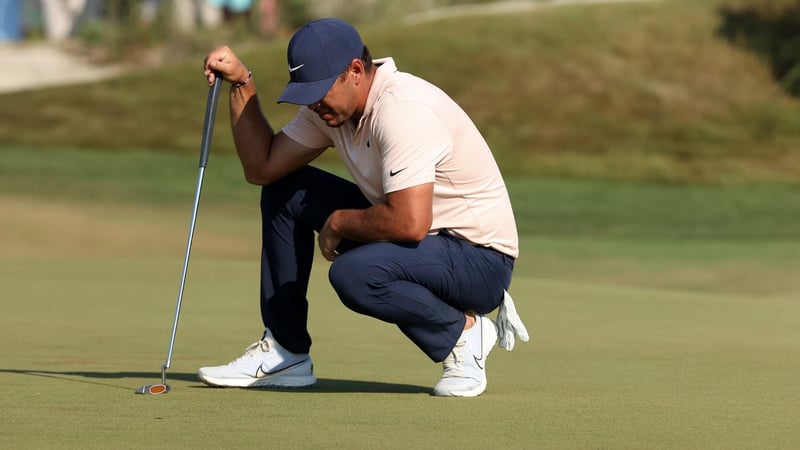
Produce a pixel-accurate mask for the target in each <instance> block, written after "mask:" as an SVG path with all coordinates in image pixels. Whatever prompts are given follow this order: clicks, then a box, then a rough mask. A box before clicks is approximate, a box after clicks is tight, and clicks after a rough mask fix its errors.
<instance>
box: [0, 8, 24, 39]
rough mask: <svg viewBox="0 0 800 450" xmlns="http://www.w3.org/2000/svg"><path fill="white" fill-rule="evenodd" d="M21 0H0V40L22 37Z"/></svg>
mask: <svg viewBox="0 0 800 450" xmlns="http://www.w3.org/2000/svg"><path fill="white" fill-rule="evenodd" d="M21 6H22V0H0V41H16V40H19V39H20V38H22V10H21Z"/></svg>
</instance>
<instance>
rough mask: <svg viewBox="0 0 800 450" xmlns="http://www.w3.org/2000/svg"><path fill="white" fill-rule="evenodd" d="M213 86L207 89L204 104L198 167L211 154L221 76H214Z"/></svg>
mask: <svg viewBox="0 0 800 450" xmlns="http://www.w3.org/2000/svg"><path fill="white" fill-rule="evenodd" d="M215 75H216V77H215V78H214V84H213V85H212V86H211V87H210V88H208V101H207V102H206V117H205V119H204V120H203V141H202V143H201V144H200V167H203V168H205V167H206V165H207V164H208V154H209V153H210V152H211V136H212V135H213V134H214V118H215V117H216V116H217V103H218V102H219V92H220V90H221V88H222V81H223V80H222V76H221V75H220V74H219V73H216V74H215Z"/></svg>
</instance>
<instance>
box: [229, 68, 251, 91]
mask: <svg viewBox="0 0 800 450" xmlns="http://www.w3.org/2000/svg"><path fill="white" fill-rule="evenodd" d="M252 79H253V72H252V71H250V70H248V71H247V78H246V79H245V80H244V81H239V82H236V83H231V87H232V88H240V87H242V86H244V85H245V84H247V83H249V82H250V80H252Z"/></svg>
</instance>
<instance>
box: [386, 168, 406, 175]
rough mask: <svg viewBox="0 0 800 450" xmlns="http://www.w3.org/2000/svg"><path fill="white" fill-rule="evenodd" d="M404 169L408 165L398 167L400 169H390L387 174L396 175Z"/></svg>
mask: <svg viewBox="0 0 800 450" xmlns="http://www.w3.org/2000/svg"><path fill="white" fill-rule="evenodd" d="M406 169H408V167H403V168H402V169H400V170H390V171H389V176H390V177H393V176H395V175H397V174H398V173H400V172H402V171H404V170H406Z"/></svg>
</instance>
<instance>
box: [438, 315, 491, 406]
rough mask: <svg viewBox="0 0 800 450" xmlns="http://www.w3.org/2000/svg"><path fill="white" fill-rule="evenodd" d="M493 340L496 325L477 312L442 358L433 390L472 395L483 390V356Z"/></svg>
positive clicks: (454, 394)
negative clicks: (470, 324)
mask: <svg viewBox="0 0 800 450" xmlns="http://www.w3.org/2000/svg"><path fill="white" fill-rule="evenodd" d="M495 342H497V329H496V328H495V324H494V322H492V320H491V319H489V318H488V317H484V316H478V317H477V320H476V321H475V325H473V326H472V328H470V329H469V330H466V331H464V333H462V334H461V337H460V338H458V342H457V343H456V345H455V347H453V350H452V351H451V352H450V354H449V355H448V356H447V358H445V360H444V361H442V366H443V371H442V378H441V379H439V382H438V383H437V384H436V386H435V387H434V388H433V394H434V395H438V396H444V397H476V396H478V395H481V394H482V393H483V391H484V390H486V358H487V357H488V356H489V352H490V351H492V347H494V344H495Z"/></svg>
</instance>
